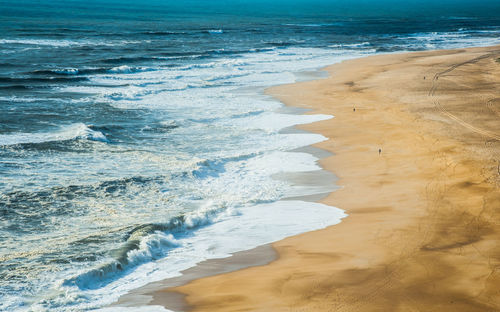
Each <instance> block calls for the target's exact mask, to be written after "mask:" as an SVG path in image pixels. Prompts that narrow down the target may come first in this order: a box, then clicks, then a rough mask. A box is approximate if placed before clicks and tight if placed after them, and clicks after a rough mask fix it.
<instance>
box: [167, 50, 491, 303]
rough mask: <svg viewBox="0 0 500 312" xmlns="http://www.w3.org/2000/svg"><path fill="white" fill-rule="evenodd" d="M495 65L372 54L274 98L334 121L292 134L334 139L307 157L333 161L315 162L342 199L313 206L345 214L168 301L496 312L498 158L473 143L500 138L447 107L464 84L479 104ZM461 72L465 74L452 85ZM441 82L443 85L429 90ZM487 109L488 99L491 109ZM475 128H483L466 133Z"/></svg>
mask: <svg viewBox="0 0 500 312" xmlns="http://www.w3.org/2000/svg"><path fill="white" fill-rule="evenodd" d="M498 53H499V48H498V47H486V48H468V49H459V50H439V51H425V52H413V53H404V54H396V55H394V54H393V55H389V56H388V55H375V56H370V57H365V58H361V59H357V60H349V61H344V62H342V63H340V64H336V65H332V66H330V67H328V68H327V70H328V71H329V72H330V74H331V76H330V78H328V79H325V80H315V81H308V82H299V83H297V84H292V85H284V86H277V87H272V88H270V92H271V93H272V94H273V95H274V96H275V97H276V98H278V99H279V100H281V101H282V102H284V103H285V104H286V105H290V106H296V107H305V108H312V109H313V111H312V112H313V113H325V114H330V115H335V118H334V119H333V120H326V121H320V122H316V123H312V124H308V125H302V126H299V128H300V129H304V130H307V131H310V132H313V133H321V134H323V135H325V136H326V137H328V138H334V140H328V141H326V142H322V143H319V144H315V146H316V147H319V148H324V149H326V150H328V151H330V152H332V153H335V155H334V156H332V157H329V158H327V159H323V160H321V161H320V163H321V165H322V167H323V168H325V169H326V170H330V171H332V170H333V169H335V173H336V174H337V175H338V176H339V179H340V180H339V182H338V184H340V185H342V186H343V189H341V190H338V191H336V192H333V193H330V195H329V196H328V197H327V198H326V199H324V200H322V202H323V203H326V204H334V205H335V206H338V207H342V208H343V209H345V210H346V212H347V213H348V214H349V215H350V216H349V218H346V219H344V220H343V221H342V222H341V223H340V224H337V225H335V226H330V227H328V228H326V229H323V230H318V231H313V232H307V233H304V234H300V235H297V236H294V237H289V238H286V239H284V240H282V241H279V242H277V243H274V244H272V245H273V247H274V248H275V249H276V250H277V252H278V254H279V255H280V257H279V259H277V260H276V261H273V262H271V263H270V264H267V265H264V266H260V267H253V268H247V269H243V270H239V271H236V272H232V273H229V274H222V275H216V276H212V277H209V278H203V279H199V280H195V281H193V282H190V283H189V284H187V285H185V286H181V287H176V288H173V289H170V290H169V291H176V292H179V293H182V294H184V295H185V296H186V297H185V298H186V301H187V303H188V304H189V306H190V307H192V308H193V310H194V311H206V310H210V311H234V310H238V309H242V310H243V309H245V310H284V309H295V308H296V309H298V308H301V309H305V310H309V309H311V310H315V311H316V310H317V311H323V310H335V311H341V310H345V311H350V310H351V309H354V310H357V311H379V310H384V309H392V310H401V311H410V310H415V311H417V310H419V309H421V308H426V309H428V311H433V310H436V309H446V308H448V309H454V310H455V311H481V310H483V311H484V309H489V310H499V309H500V307H499V306H498V304H497V303H496V302H500V301H499V300H498V299H500V298H499V294H498V293H495V292H494V291H493V290H494V287H495V286H498V285H500V276H497V275H498V274H497V269H496V268H497V267H500V256H499V257H497V254H498V255H500V251H499V250H497V249H495V248H494V247H492V245H493V246H494V245H495V244H494V242H500V235H499V236H498V237H497V236H496V235H494V234H492V233H495V234H496V233H498V232H499V231H498V230H500V229H496V228H495V227H494V226H492V224H495V223H494V222H493V221H495V220H496V217H497V216H496V211H495V209H494V206H495V203H497V201H499V200H500V194H497V193H498V190H497V188H496V185H495V183H494V182H492V181H491V180H492V179H493V180H494V179H495V178H494V174H492V172H493V173H494V169H495V168H494V166H493V165H494V162H492V161H491V159H488V158H487V157H486V156H488V155H490V156H491V154H492V153H493V152H494V151H493V149H491V148H490V149H488V148H486V149H485V150H483V149H482V146H483V145H484V144H483V142H482V140H483V137H484V136H485V135H486V136H489V137H490V139H491V138H493V139H496V138H495V137H494V136H492V135H491V134H492V133H493V134H494V133H495V130H500V129H497V128H495V126H496V125H495V124H494V123H493V122H494V121H495V120H494V119H492V120H486V123H484V121H485V120H484V119H485V118H486V117H485V116H483V115H481V114H479V117H477V116H475V113H477V112H476V111H475V112H472V113H471V112H469V111H467V109H469V110H470V105H469V106H465V108H464V103H462V102H460V99H457V92H460V90H459V89H457V85H461V86H462V87H464V86H466V87H469V85H470V87H471V91H473V92H474V91H476V90H477V92H478V93H481V97H485V94H491V93H492V92H493V93H494V92H495V84H492V81H487V82H489V84H485V83H484V82H485V81H483V80H484V77H483V76H484V75H483V74H482V73H483V71H485V72H486V74H487V75H489V76H488V77H487V78H490V79H498V78H499V77H498V75H497V76H495V72H494V71H493V73H492V72H491V68H494V69H495V68H499V67H500V64H499V63H498V62H496V59H495V57H498ZM487 54H488V56H485V55H487ZM471 60H472V61H471ZM481 62H482V63H481ZM485 62H486V65H485V64H484V63H485ZM477 63H481V64H480V65H481V67H479V68H477V65H476V64H477ZM352 64H354V65H352ZM466 65H472V67H474V66H476V68H473V69H469V68H466ZM349 66H351V67H349ZM412 66H413V67H412ZM485 66H486V67H485ZM495 66H498V67H495ZM464 68H465V69H464ZM486 68H488V69H490V70H489V71H488V70H487V69H486ZM450 69H451V70H450ZM459 70H464V71H467V70H469V71H473V73H472V74H471V73H469V72H467V73H466V74H467V75H465V74H463V75H458V73H457V72H458V71H459ZM453 71H454V72H453ZM450 72H453V74H454V75H448V76H445V75H446V74H447V73H450ZM438 73H441V76H442V77H444V79H441V81H444V82H443V83H441V81H439V83H440V85H439V86H438V87H437V88H436V86H435V85H436V84H437V83H438V79H439V78H442V77H441V76H439V75H437V76H435V75H436V74H438ZM391 74H392V75H393V76H391ZM474 75H475V76H474ZM374 76H375V78H373V77H374ZM455 76H458V78H456V77H455ZM476 76H480V77H479V78H478V77H476ZM417 77H418V78H417ZM423 77H425V78H423ZM471 77H472V78H471ZM395 78H397V79H400V80H401V81H398V80H397V79H395ZM409 78H411V79H410V81H408V79H409ZM481 78H483V80H481V81H480V82H481V83H483V84H480V85H478V84H477V80H478V79H481ZM405 79H406V80H405ZM416 79H418V80H416ZM453 79H455V80H457V79H458V80H459V81H458V82H457V81H454V80H453ZM460 79H461V80H460ZM469 80H472V81H469ZM495 81H497V82H498V81H500V80H493V83H494V82H495ZM409 82H412V83H414V85H413V84H408V83H409ZM484 85H486V86H487V87H488V88H489V89H488V88H484V87H483V86H484ZM381 86H382V87H384V88H381ZM298 87H300V88H298ZM396 87H399V89H396ZM465 89H467V88H465ZM332 90H334V91H332ZM429 90H434V93H433V92H432V91H429ZM436 90H438V95H436ZM497 91H498V90H497ZM365 93H368V95H366V94H365ZM431 96H435V97H436V98H433V99H431V102H432V101H434V102H436V101H438V102H439V101H442V100H443V99H446V100H447V105H448V106H449V107H448V110H443V108H442V107H441V108H440V107H439V106H440V105H439V104H435V103H431V104H429V103H428V102H429V97H431ZM495 99H496V98H495ZM495 99H487V102H488V103H490V104H489V107H490V108H491V107H493V106H494V105H492V104H491V103H492V101H493V102H495ZM470 100H471V99H470V98H466V99H465V100H464V101H465V102H466V103H465V104H467V103H468V102H467V101H470ZM324 102H327V103H330V105H335V106H334V107H332V106H330V107H328V105H327V104H324ZM332 102H333V103H332ZM335 102H336V103H335ZM385 102H388V103H385ZM450 103H451V104H453V105H451V104H450ZM495 103H496V102H495ZM436 108H437V109H436ZM450 108H452V109H454V110H455V111H456V112H455V111H453V112H450V111H449V110H450ZM495 110H496V108H494V107H493V108H492V109H491V111H495ZM381 112H382V113H381ZM459 113H460V114H461V115H463V116H459V117H457V115H458V114H459ZM476 115H477V114H476ZM346 116H347V117H346ZM354 116H355V117H354ZM353 117H354V118H355V119H354V118H353ZM465 117H467V118H469V119H470V121H467V122H466V121H464V119H465ZM490 117H491V116H490ZM375 119H376V120H375ZM450 119H451V121H450ZM478 119H481V120H479V121H480V122H483V123H484V124H485V125H487V126H488V127H489V128H491V129H488V130H485V129H481V128H480V127H479V126H477V125H475V124H476V123H478ZM490 119H491V118H490ZM492 121H493V122H492ZM455 122H456V123H455ZM356 123H357V124H356ZM332 124H337V127H333V128H332V127H331V125H332ZM338 124H341V126H342V127H339V125H338ZM353 124H354V125H353ZM473 124H474V125H473ZM360 125H362V126H363V127H365V128H366V130H372V131H368V132H363V131H362V130H361V129H359V127H360ZM467 125H468V126H467ZM479 125H481V123H479ZM464 126H465V127H464ZM340 128H342V129H340ZM395 130H397V131H395ZM476 130H481V131H476ZM470 132H472V133H470ZM335 138H336V139H335ZM492 145H495V144H494V143H493V144H492ZM461 149H464V150H465V152H463V151H462V150H461ZM460 151H462V152H460ZM377 152H378V153H377ZM488 153H490V154H488ZM365 154H368V155H369V156H368V157H369V161H368V162H367V160H366V159H365V158H366V155H365ZM347 165H348V166H347ZM357 168H363V170H359V169H357ZM484 172H489V179H488V178H487V179H485V178H484V176H483V175H484ZM408 177H411V178H412V179H408ZM363 179H365V181H363ZM366 180H367V181H366ZM396 181H397V182H398V183H395V182H396ZM426 181H427V182H428V183H427V184H424V187H422V183H420V182H423V183H425V182H426ZM354 188H355V189H356V191H357V193H358V194H352V189H354ZM380 191H382V193H380ZM359 194H363V195H364V196H361V197H360V196H359ZM356 195H357V196H358V197H357V198H356V197H355V196H356ZM373 199H376V200H377V201H373ZM481 202H483V204H480V203H481ZM339 203H340V204H339ZM481 207H482V208H481ZM457 212H460V213H459V214H457ZM485 212H488V214H487V216H488V217H486V214H485ZM483 219H484V220H483ZM429 220H430V221H429ZM353 231H354V232H355V233H357V235H352V233H353ZM326 237H329V238H328V239H325V238H326ZM332 237H333V238H332ZM332 240H334V241H335V242H336V243H332ZM367 242H370V243H369V244H368V245H367ZM356 245H358V246H361V247H356ZM484 254H488V256H487V257H486V256H485V255H484ZM481 255H482V256H481ZM441 258H444V259H441ZM486 258H487V259H488V260H487V261H486V260H485V259H486ZM478 281H480V283H479V282H478ZM270 285H274V286H270ZM438 286H439V287H438ZM478 286H480V287H478ZM478 288H479V289H481V290H480V291H478V290H477V289H478ZM249 294H251V295H249ZM481 296H482V297H481Z"/></svg>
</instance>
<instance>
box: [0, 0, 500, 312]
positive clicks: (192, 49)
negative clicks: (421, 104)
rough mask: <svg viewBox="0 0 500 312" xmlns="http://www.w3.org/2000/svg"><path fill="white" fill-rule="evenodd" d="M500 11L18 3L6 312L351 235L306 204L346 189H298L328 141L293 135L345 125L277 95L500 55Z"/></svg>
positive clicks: (80, 302) (426, 6)
mask: <svg viewBox="0 0 500 312" xmlns="http://www.w3.org/2000/svg"><path fill="white" fill-rule="evenodd" d="M498 12H500V4H499V3H496V1H486V0H485V1H476V2H475V3H474V4H471V3H470V2H464V1H441V2H440V3H433V2H430V1H429V2H426V1H420V2H418V3H416V2H409V3H408V4H407V5H405V6H402V5H401V3H399V2H396V1H381V2H380V1H379V2H375V1H358V2H352V1H351V2H347V1H336V2H334V1H320V0H313V1H275V2H272V3H266V2H264V1H243V0H237V1H232V2H230V3H229V2H226V1H220V0H216V1H211V2H208V1H202V0H189V1H151V0H150V1H141V2H139V1H120V2H119V1H98V0H93V1H79V0H74V1H58V0H55V1H25V0H21V1H5V0H0V310H1V311H25V310H28V311H31V310H32V311H73V310H75V311H80V310H91V309H98V308H101V307H105V306H106V305H108V304H110V303H112V302H113V301H115V300H116V299H117V298H118V297H119V296H120V295H122V294H124V293H126V292H127V291H128V290H130V289H133V288H136V287H139V286H142V285H144V284H145V283H147V282H150V281H153V280H159V279H162V278H166V277H171V276H175V275H177V274H179V272H180V271H181V270H183V269H187V268H189V267H191V266H193V265H195V264H196V263H197V262H199V261H202V260H205V259H208V258H217V257H224V256H227V255H228V254H229V253H231V252H235V251H239V250H244V249H249V248H252V247H256V246H258V245H261V244H265V243H268V242H271V241H275V240H278V239H281V238H284V237H286V236H289V235H294V234H298V233H301V232H304V231H309V230H314V229H318V228H322V227H325V226H328V225H332V224H335V223H338V222H340V220H341V218H343V217H345V214H344V213H343V211H342V210H340V209H337V208H333V207H327V206H324V205H321V204H318V203H311V202H306V201H303V200H300V199H297V196H301V195H311V194H319V193H324V192H327V191H330V190H331V189H332V187H331V186H328V185H327V186H324V185H323V186H322V185H320V184H310V183H306V182H301V179H292V178H290V179H288V178H286V177H287V176H288V177H297V176H300V175H303V176H307V175H310V176H311V175H312V176H314V174H316V173H318V172H320V167H319V166H318V165H317V157H316V156H314V155H312V154H310V153H306V152H305V151H304V150H301V149H300V148H302V147H304V146H308V145H310V144H313V143H316V142H320V141H322V140H325V138H324V137H322V136H321V135H317V134H310V133H303V132H297V131H291V130H290V127H292V126H294V125H297V124H304V123H309V122H313V121H317V120H323V119H328V118H332V117H333V116H326V115H317V114H316V115H314V114H312V115H310V114H309V115H301V114H298V113H300V112H298V111H295V110H291V109H285V108H283V105H282V104H281V103H279V102H277V101H275V100H273V99H272V98H270V97H268V96H266V95H264V93H263V90H264V88H266V87H268V86H272V85H276V84H282V83H291V82H295V81H299V80H303V79H312V78H314V77H315V76H318V75H317V74H313V73H314V71H315V70H317V69H319V68H321V67H323V66H326V65H329V64H332V63H336V62H340V61H342V60H345V59H350V58H356V57H362V56H366V55H372V54H376V53H392V52H400V51H419V50H428V49H441V48H461V47H468V46H485V45H493V44H499V43H500V39H499V37H500V17H499V16H498V14H496V13H498ZM303 180H304V181H305V180H310V179H303ZM326 184H328V183H326ZM291 197H293V198H294V199H293V200H282V199H285V198H291ZM340 208H342V207H340Z"/></svg>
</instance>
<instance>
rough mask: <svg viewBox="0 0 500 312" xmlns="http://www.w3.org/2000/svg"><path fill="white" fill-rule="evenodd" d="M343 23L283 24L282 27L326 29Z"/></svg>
mask: <svg viewBox="0 0 500 312" xmlns="http://www.w3.org/2000/svg"><path fill="white" fill-rule="evenodd" d="M343 25H344V23H340V22H338V23H309V24H293V23H288V24H283V26H295V27H328V26H343Z"/></svg>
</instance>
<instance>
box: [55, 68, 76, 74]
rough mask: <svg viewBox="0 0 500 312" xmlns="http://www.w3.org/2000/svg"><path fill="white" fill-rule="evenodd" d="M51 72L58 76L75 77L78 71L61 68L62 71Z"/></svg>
mask: <svg viewBox="0 0 500 312" xmlns="http://www.w3.org/2000/svg"><path fill="white" fill-rule="evenodd" d="M53 72H54V73H56V74H60V75H76V74H78V69H77V68H63V69H56V70H54V71H53Z"/></svg>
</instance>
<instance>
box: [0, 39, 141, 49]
mask: <svg viewBox="0 0 500 312" xmlns="http://www.w3.org/2000/svg"><path fill="white" fill-rule="evenodd" d="M135 43H139V42H137V41H125V40H122V41H115V42H109V41H103V40H68V39H62V40H57V39H25V38H13V39H0V45H1V44H19V45H27V46H47V47H55V48H61V47H72V46H121V45H127V44H135Z"/></svg>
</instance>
